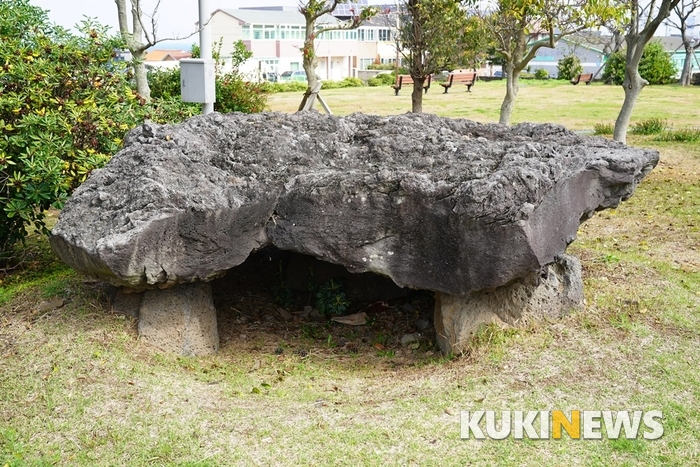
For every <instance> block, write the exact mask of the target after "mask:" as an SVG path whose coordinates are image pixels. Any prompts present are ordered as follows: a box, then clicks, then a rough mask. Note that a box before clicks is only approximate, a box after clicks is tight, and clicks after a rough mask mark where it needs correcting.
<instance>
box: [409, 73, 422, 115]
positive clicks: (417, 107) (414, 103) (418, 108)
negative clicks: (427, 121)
mask: <svg viewBox="0 0 700 467" xmlns="http://www.w3.org/2000/svg"><path fill="white" fill-rule="evenodd" d="M423 83H425V78H413V92H412V93H411V112H413V113H421V112H423Z"/></svg>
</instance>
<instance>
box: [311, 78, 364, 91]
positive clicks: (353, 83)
mask: <svg viewBox="0 0 700 467" xmlns="http://www.w3.org/2000/svg"><path fill="white" fill-rule="evenodd" d="M364 85H365V83H364V82H363V81H362V80H361V79H360V78H352V77H347V78H345V79H343V80H341V81H330V80H329V81H323V85H322V86H321V89H340V88H360V87H362V86H364Z"/></svg>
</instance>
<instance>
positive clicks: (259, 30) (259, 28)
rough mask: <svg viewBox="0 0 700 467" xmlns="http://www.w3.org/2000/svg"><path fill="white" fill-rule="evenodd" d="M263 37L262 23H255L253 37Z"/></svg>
mask: <svg viewBox="0 0 700 467" xmlns="http://www.w3.org/2000/svg"><path fill="white" fill-rule="evenodd" d="M262 38H263V27H262V24H254V25H253V39H262Z"/></svg>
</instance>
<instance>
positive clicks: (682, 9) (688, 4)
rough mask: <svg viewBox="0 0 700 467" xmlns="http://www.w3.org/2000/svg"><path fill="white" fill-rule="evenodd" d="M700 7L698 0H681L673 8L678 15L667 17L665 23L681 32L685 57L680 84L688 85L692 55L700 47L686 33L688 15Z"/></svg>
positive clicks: (691, 67) (698, 43)
mask: <svg viewBox="0 0 700 467" xmlns="http://www.w3.org/2000/svg"><path fill="white" fill-rule="evenodd" d="M699 8H700V0H682V1H680V2H679V3H678V5H676V6H675V7H674V8H673V12H674V13H675V14H676V16H677V17H678V18H677V19H676V18H669V19H667V20H666V24H668V25H670V26H673V27H674V28H676V29H678V30H679V31H680V32H681V41H682V42H683V48H684V49H685V58H684V60H683V71H682V72H681V81H680V84H681V86H689V85H690V78H691V75H692V73H691V71H692V69H693V55H695V51H696V50H698V49H699V48H700V41H698V42H695V41H693V38H692V37H690V36H689V35H688V20H689V19H690V16H691V15H692V14H693V13H694V12H695V10H698V9H699Z"/></svg>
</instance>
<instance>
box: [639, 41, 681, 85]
mask: <svg viewBox="0 0 700 467" xmlns="http://www.w3.org/2000/svg"><path fill="white" fill-rule="evenodd" d="M676 72H677V70H676V64H675V63H674V62H673V60H671V54H670V53H667V52H666V51H665V50H664V47H663V45H661V42H658V41H654V42H650V43H648V44H647V45H646V47H644V54H643V55H642V60H641V62H639V74H640V75H641V76H642V78H644V79H646V80H647V81H649V84H670V83H673V82H674V81H676Z"/></svg>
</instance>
